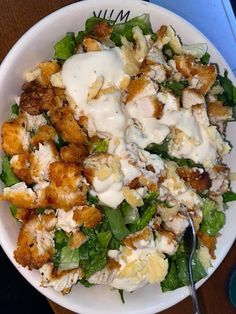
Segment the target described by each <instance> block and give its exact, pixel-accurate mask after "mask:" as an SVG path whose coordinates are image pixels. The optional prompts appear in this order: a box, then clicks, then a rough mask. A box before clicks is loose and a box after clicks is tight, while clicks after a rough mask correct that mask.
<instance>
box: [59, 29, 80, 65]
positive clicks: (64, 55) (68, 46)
mask: <svg viewBox="0 0 236 314" xmlns="http://www.w3.org/2000/svg"><path fill="white" fill-rule="evenodd" d="M75 47H76V42H75V35H74V33H67V34H66V36H65V37H63V38H62V39H61V40H59V41H58V42H57V43H56V44H55V46H54V58H56V59H58V60H62V61H65V60H66V59H68V58H69V57H71V56H72V55H73V54H74V53H75Z"/></svg>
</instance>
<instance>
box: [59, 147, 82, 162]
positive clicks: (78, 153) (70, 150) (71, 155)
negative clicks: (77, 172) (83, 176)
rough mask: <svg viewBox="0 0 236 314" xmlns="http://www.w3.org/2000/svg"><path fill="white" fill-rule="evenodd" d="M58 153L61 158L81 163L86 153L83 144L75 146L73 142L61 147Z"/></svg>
mask: <svg viewBox="0 0 236 314" xmlns="http://www.w3.org/2000/svg"><path fill="white" fill-rule="evenodd" d="M60 155H61V159H62V160H64V161H66V162H77V163H82V162H83V160H84V158H85V157H86V156H87V155H88V153H87V150H86V148H85V146H83V145H80V146H76V145H75V144H69V145H68V146H63V147H62V148H61V150H60Z"/></svg>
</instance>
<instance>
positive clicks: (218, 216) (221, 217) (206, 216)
mask: <svg viewBox="0 0 236 314" xmlns="http://www.w3.org/2000/svg"><path fill="white" fill-rule="evenodd" d="M201 209H202V214H203V219H202V223H201V226H200V229H201V231H202V232H204V233H207V234H208V235H210V236H215V235H217V234H218V232H219V231H220V229H221V228H222V227H223V226H224V224H225V214H224V213H223V212H222V211H219V210H218V205H217V203H216V202H214V201H213V200H210V199H208V198H206V199H205V200H204V202H203V205H202V207H201Z"/></svg>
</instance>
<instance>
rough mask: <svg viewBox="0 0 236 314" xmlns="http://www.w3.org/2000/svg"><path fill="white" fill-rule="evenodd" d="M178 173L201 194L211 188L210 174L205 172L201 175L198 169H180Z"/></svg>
mask: <svg viewBox="0 0 236 314" xmlns="http://www.w3.org/2000/svg"><path fill="white" fill-rule="evenodd" d="M176 173H177V174H178V176H179V177H180V178H181V179H183V180H184V181H185V182H187V183H189V185H190V186H191V187H192V188H193V189H195V190H196V191H197V192H199V193H201V192H203V191H205V190H208V189H209V188H210V187H211V180H210V177H209V174H208V173H207V172H205V171H204V172H202V173H201V172H200V171H199V170H198V169H190V168H187V167H179V168H177V169H176Z"/></svg>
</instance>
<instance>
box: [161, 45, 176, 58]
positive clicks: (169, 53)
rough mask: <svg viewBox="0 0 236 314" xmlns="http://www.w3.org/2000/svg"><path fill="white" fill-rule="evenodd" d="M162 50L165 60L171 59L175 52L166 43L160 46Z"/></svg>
mask: <svg viewBox="0 0 236 314" xmlns="http://www.w3.org/2000/svg"><path fill="white" fill-rule="evenodd" d="M162 52H163V53H164V55H165V56H166V57H167V60H170V59H173V57H174V55H175V53H174V50H173V49H172V48H171V46H170V45H169V44H166V45H164V46H163V48H162Z"/></svg>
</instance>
